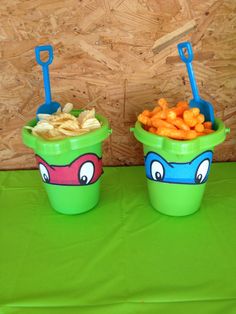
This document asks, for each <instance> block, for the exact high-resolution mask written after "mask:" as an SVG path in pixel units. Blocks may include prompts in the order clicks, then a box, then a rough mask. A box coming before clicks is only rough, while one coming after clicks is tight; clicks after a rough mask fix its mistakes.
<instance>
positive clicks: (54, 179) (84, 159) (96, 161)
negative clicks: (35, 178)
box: [36, 153, 102, 185]
mask: <svg viewBox="0 0 236 314" xmlns="http://www.w3.org/2000/svg"><path fill="white" fill-rule="evenodd" d="M36 160H37V162H38V167H39V171H40V173H41V177H42V179H43V182H44V183H48V184H56V185H88V184H92V183H94V182H96V181H97V180H98V179H99V178H100V176H101V174H102V159H101V158H99V157H98V156H97V155H95V154H92V153H91V154H84V155H82V156H79V157H78V158H77V159H75V160H74V161H72V162H71V163H70V164H69V165H64V166H61V165H59V166H57V165H49V164H48V163H47V162H46V161H45V160H43V159H42V158H41V157H40V156H37V155H36Z"/></svg>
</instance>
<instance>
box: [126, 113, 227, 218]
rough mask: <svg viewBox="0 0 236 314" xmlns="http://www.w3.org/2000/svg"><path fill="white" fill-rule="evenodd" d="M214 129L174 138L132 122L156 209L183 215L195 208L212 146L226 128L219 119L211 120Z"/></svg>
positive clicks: (152, 201)
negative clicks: (140, 144)
mask: <svg viewBox="0 0 236 314" xmlns="http://www.w3.org/2000/svg"><path fill="white" fill-rule="evenodd" d="M215 130H216V131H215V132H214V133H211V134H208V135H205V136H201V137H198V138H196V139H194V140H187V141H178V140H172V139H169V138H166V137H162V136H158V135H155V134H152V133H150V132H147V131H145V130H144V129H143V128H142V125H141V124H140V122H138V121H137V122H136V124H135V127H134V128H133V129H132V131H133V132H134V135H135V137H136V139H137V140H138V141H140V142H141V143H142V144H143V148H144V155H145V171H146V177H147V185H148V193H149V198H150V202H151V204H152V206H153V207H154V208H155V209H156V210H158V211H159V212H161V213H163V214H166V215H171V216H185V215H190V214H192V213H194V212H196V211H197V210H198V209H199V207H200V205H201V201H202V197H203V194H204V190H205V187H206V181H207V179H208V176H209V171H210V166H211V163H212V157H213V150H214V147H215V146H216V145H218V144H220V143H222V142H223V141H224V140H225V137H226V133H228V132H229V129H228V128H225V125H224V123H223V122H222V121H221V120H219V119H216V121H215Z"/></svg>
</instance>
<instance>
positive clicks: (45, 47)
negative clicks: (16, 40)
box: [35, 45, 53, 67]
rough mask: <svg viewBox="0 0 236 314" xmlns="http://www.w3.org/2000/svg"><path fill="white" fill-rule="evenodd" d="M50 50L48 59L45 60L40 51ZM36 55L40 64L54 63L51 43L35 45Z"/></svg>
mask: <svg viewBox="0 0 236 314" xmlns="http://www.w3.org/2000/svg"><path fill="white" fill-rule="evenodd" d="M43 51H45V52H48V60H47V61H43V60H42V59H41V58H40V52H43ZM35 57H36V61H37V62H38V64H40V65H41V66H42V67H43V66H49V64H51V63H52V60H53V49H52V46H50V45H46V46H37V47H35Z"/></svg>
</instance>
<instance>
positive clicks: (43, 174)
mask: <svg viewBox="0 0 236 314" xmlns="http://www.w3.org/2000/svg"><path fill="white" fill-rule="evenodd" d="M39 171H40V173H41V177H42V179H43V181H44V182H49V180H50V176H49V172H48V169H47V168H46V167H45V166H44V165H43V164H39Z"/></svg>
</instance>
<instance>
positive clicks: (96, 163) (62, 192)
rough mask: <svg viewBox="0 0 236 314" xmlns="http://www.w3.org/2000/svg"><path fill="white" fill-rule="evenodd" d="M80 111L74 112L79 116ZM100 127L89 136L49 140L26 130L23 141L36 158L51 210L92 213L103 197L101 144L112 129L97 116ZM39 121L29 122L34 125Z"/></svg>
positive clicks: (66, 212)
mask: <svg viewBox="0 0 236 314" xmlns="http://www.w3.org/2000/svg"><path fill="white" fill-rule="evenodd" d="M80 112H81V110H73V111H72V112H71V114H72V115H74V116H78V115H79V113H80ZM96 118H97V119H98V120H99V121H100V123H101V128H99V129H96V130H93V131H91V132H89V133H86V134H83V135H80V136H75V137H67V138H64V139H61V140H53V141H48V140H45V139H43V138H40V137H36V136H34V135H32V134H31V131H30V130H29V129H26V128H23V130H22V138H23V142H24V144H25V145H26V146H28V147H30V148H32V149H33V150H34V152H35V155H36V160H37V164H38V168H39V171H40V174H41V178H42V181H43V184H44V187H45V189H46V192H47V195H48V198H49V201H50V203H51V205H52V207H53V208H54V209H55V210H56V211H58V212H60V213H63V214H67V215H73V214H80V213H83V212H86V211H89V210H90V209H92V208H93V207H95V206H96V205H97V203H98V201H99V198H100V183H101V175H102V173H103V171H102V142H103V140H105V139H106V138H107V137H108V136H109V134H110V133H111V130H110V129H109V125H108V121H107V119H106V118H105V117H103V116H101V115H96ZM36 123H37V121H36V119H33V120H31V121H30V122H28V123H27V125H28V126H32V127H33V126H35V125H36Z"/></svg>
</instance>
